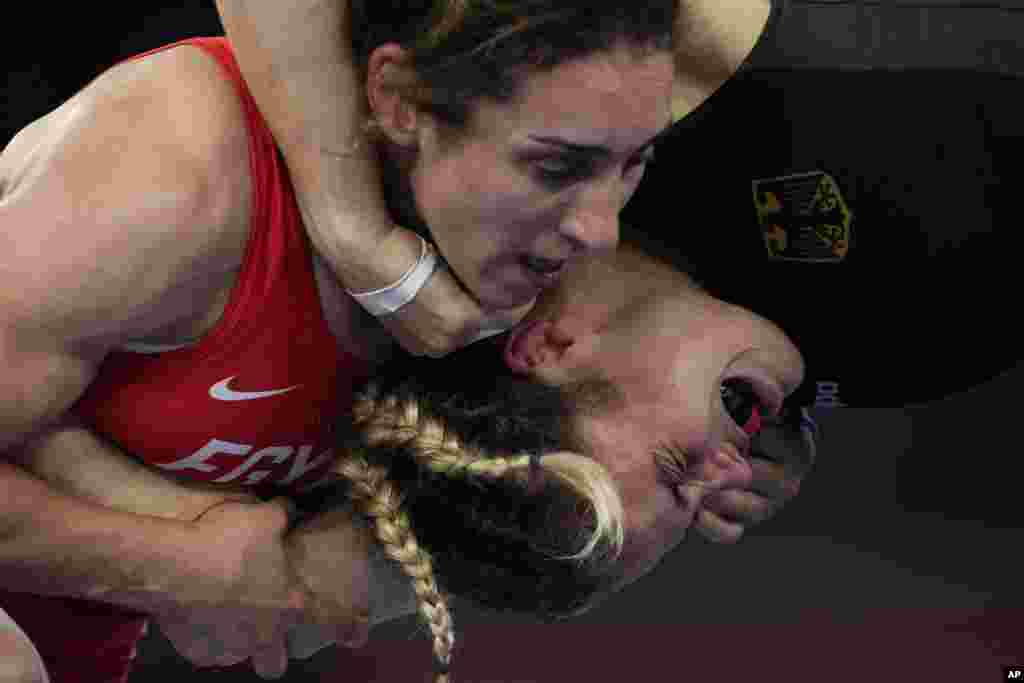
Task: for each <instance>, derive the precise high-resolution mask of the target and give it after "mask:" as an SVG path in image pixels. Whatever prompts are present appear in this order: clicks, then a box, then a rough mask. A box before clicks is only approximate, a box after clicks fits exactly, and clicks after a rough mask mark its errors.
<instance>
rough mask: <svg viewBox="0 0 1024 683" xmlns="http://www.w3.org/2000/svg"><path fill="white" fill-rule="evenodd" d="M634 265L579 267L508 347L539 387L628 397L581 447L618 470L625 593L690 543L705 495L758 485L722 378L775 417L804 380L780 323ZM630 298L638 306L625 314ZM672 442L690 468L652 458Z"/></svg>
mask: <svg viewBox="0 0 1024 683" xmlns="http://www.w3.org/2000/svg"><path fill="white" fill-rule="evenodd" d="M628 260H632V259H628ZM628 260H622V259H620V260H619V261H618V262H615V261H613V260H611V259H602V258H597V259H592V260H590V261H588V262H587V263H584V264H582V265H581V267H580V268H577V269H574V270H573V271H572V272H571V273H570V275H569V282H566V283H564V286H563V287H562V289H561V291H562V292H563V293H565V294H564V295H563V296H558V297H552V299H550V300H548V301H545V302H543V303H542V304H539V305H538V306H537V308H535V309H534V311H533V312H531V314H530V315H529V316H527V319H526V320H525V321H524V322H523V324H522V325H520V327H519V328H518V330H519V333H518V334H513V336H512V337H511V338H510V340H509V341H508V344H507V347H506V352H505V353H506V356H505V357H506V362H507V364H508V365H509V367H510V368H512V369H513V370H515V371H517V372H520V373H524V374H526V375H528V376H529V377H531V378H533V379H535V380H537V381H539V382H543V383H547V384H555V385H562V384H566V383H568V382H572V381H579V380H580V379H583V378H586V377H589V376H594V375H595V374H596V373H601V374H603V375H604V376H605V377H606V378H607V379H609V380H611V381H612V382H614V383H615V384H616V385H618V387H619V388H620V389H621V390H622V392H623V400H622V401H620V402H617V403H615V404H613V405H609V406H606V407H605V408H604V409H603V410H601V411H599V412H598V414H595V415H589V416H583V417H582V418H581V419H579V420H578V421H577V424H576V425H575V427H576V436H577V438H578V441H579V444H578V445H579V446H581V447H583V446H585V447H586V452H587V453H589V454H590V455H592V456H593V457H594V458H595V459H596V460H597V461H598V462H600V463H602V464H603V465H605V466H606V467H607V468H608V469H609V471H610V472H611V473H612V476H613V478H614V479H615V481H616V483H617V484H618V486H619V490H620V492H621V494H622V497H623V505H624V508H625V511H626V517H627V523H626V548H625V551H624V555H623V562H622V565H621V568H620V571H621V577H620V582H619V586H618V587H620V588H621V587H623V586H625V585H628V584H629V583H632V582H633V581H635V580H636V579H638V578H640V577H641V576H643V575H644V574H645V573H647V572H648V571H650V570H651V569H653V567H654V566H656V565H657V563H658V562H659V561H660V560H661V559H662V558H663V557H664V556H665V555H666V554H667V553H668V552H670V551H671V550H672V549H673V548H675V547H676V546H678V545H679V543H681V542H682V540H683V538H684V537H685V535H686V532H687V531H688V530H689V529H690V528H691V527H693V526H694V524H695V523H697V522H699V519H698V513H699V509H700V507H701V505H702V504H703V502H704V500H705V499H706V498H707V497H709V496H711V495H713V494H716V493H718V492H722V491H727V490H743V489H749V488H751V486H752V485H753V477H754V473H753V471H752V469H751V464H750V461H749V460H748V458H747V457H745V456H747V455H748V454H749V451H750V448H751V439H750V438H749V437H748V436H747V435H746V434H745V433H744V432H743V431H742V429H741V428H740V427H739V426H738V425H736V424H735V423H734V422H733V420H732V419H731V418H730V417H729V415H728V413H727V412H726V410H725V408H724V405H723V404H722V401H721V397H720V386H721V382H722V381H723V380H724V379H727V378H742V379H745V380H747V381H749V382H751V384H753V385H756V386H757V387H758V388H759V393H762V394H763V396H764V403H766V404H767V407H768V410H769V411H770V412H772V411H774V410H777V409H778V407H779V406H781V403H782V400H783V398H784V397H785V396H787V395H789V394H790V393H792V392H793V391H794V390H795V389H796V388H797V387H798V386H799V384H800V383H801V382H802V380H803V374H804V365H803V359H802V357H801V356H800V353H799V351H798V350H797V348H796V347H795V346H794V345H793V343H792V341H790V340H789V339H788V338H787V337H786V335H785V334H784V333H783V332H782V331H781V330H780V329H779V328H778V327H777V326H776V325H774V324H772V323H771V322H769V321H767V320H765V319H764V318H761V317H760V316H757V315H755V314H754V313H752V312H750V311H747V310H745V309H742V308H739V307H736V306H732V305H729V304H727V303H725V302H722V301H720V300H717V299H714V298H712V297H710V296H709V295H707V294H706V293H704V292H703V291H701V290H699V289H697V288H696V287H695V286H693V285H692V283H689V282H687V281H686V279H685V276H682V275H680V274H675V277H674V279H675V281H676V285H675V287H672V285H671V283H672V280H673V274H672V273H671V272H670V271H668V270H667V269H666V268H664V267H662V266H659V265H657V264H654V263H653V262H650V261H647V262H644V261H643V260H642V259H636V260H633V262H632V263H629V262H628ZM623 267H625V268H629V272H631V273H635V274H636V276H637V280H638V281H640V282H643V281H644V280H645V277H644V276H646V280H647V282H648V285H647V287H648V289H647V291H646V292H643V291H641V292H636V293H626V294H624V293H621V289H619V288H620V287H621V285H620V283H619V282H618V281H617V280H615V279H613V278H611V277H610V276H611V275H613V274H615V273H616V272H620V273H621V272H622V270H621V269H622V268H623ZM659 278H660V280H661V281H659ZM640 289H641V290H643V289H645V288H644V287H643V286H641V288H640ZM658 290H661V291H660V292H659V291H658ZM642 295H644V296H646V297H647V298H641V296H642ZM582 296H585V297H586V303H585V304H580V303H579V302H580V297H582ZM624 298H628V299H631V301H630V302H629V306H628V308H626V309H623V308H621V305H622V303H623V299H624ZM617 306H620V307H619V308H617ZM666 443H675V444H678V446H679V448H680V450H681V451H682V452H683V453H684V457H685V459H686V470H685V471H684V472H681V473H680V472H675V473H673V472H671V471H668V472H666V471H665V469H664V468H662V467H660V466H659V465H658V463H657V461H656V459H655V457H654V454H655V453H656V452H657V451H658V450H659V448H660V447H661V446H663V445H664V444H666Z"/></svg>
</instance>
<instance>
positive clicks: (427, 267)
mask: <svg viewBox="0 0 1024 683" xmlns="http://www.w3.org/2000/svg"><path fill="white" fill-rule="evenodd" d="M420 243H421V244H422V245H423V249H422V251H421V252H420V260H419V261H417V262H416V265H414V266H413V267H412V268H410V269H409V270H408V271H407V272H406V273H405V275H403V276H402V277H401V279H399V280H398V282H396V283H395V284H393V285H390V286H388V287H384V288H382V289H375V290H373V291H372V292H363V293H361V294H356V293H355V292H352V291H350V290H347V289H346V290H345V292H346V293H347V294H348V295H349V296H351V297H352V298H353V299H355V300H356V301H357V302H358V303H359V305H360V306H362V307H363V308H365V309H366V310H367V311H368V312H369V313H370V314H371V315H373V316H376V317H378V318H380V317H381V316H385V315H391V314H392V313H395V312H397V311H399V310H400V309H401V308H402V307H403V306H405V305H406V304H408V303H409V302H410V301H412V300H413V299H415V298H416V295H417V294H419V293H420V290H421V289H423V287H424V286H425V285H426V284H427V280H429V279H430V276H431V275H433V274H434V271H436V270H437V265H438V258H437V253H436V252H435V251H434V248H433V247H432V246H430V245H429V244H428V243H427V241H426V240H425V239H423V238H422V237H420Z"/></svg>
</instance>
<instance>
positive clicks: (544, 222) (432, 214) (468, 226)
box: [416, 147, 558, 249]
mask: <svg viewBox="0 0 1024 683" xmlns="http://www.w3.org/2000/svg"><path fill="white" fill-rule="evenodd" d="M416 191H417V197H418V198H419V199H420V204H421V206H422V207H423V212H424V216H425V217H426V218H427V220H428V223H429V222H431V219H433V222H435V223H436V222H440V223H442V224H443V225H444V226H445V227H446V228H447V229H454V230H457V231H458V232H459V233H460V235H461V239H473V238H474V236H480V237H481V239H485V240H486V241H487V243H488V244H491V245H494V246H495V247H497V248H498V249H500V247H501V245H509V246H512V245H519V246H521V245H524V244H529V243H530V242H532V241H533V240H534V239H535V238H536V236H537V235H538V234H539V233H541V232H544V231H547V230H552V229H554V228H557V225H558V219H557V215H558V206H557V204H556V202H555V201H554V200H552V198H551V196H550V195H549V194H548V193H545V192H542V191H540V190H538V188H537V187H536V186H535V185H534V183H533V182H532V181H531V180H530V179H529V178H528V177H527V176H526V175H525V174H524V173H522V172H521V171H520V170H518V169H516V168H515V167H514V166H513V165H511V164H510V163H508V162H506V161H504V160H502V159H501V158H500V157H499V156H498V155H497V154H495V153H494V152H492V151H489V150H480V149H477V148H474V147H470V148H467V149H466V150H464V151H462V152H459V153H456V154H452V155H449V156H448V157H446V158H444V159H443V160H441V161H439V162H438V163H437V164H434V165H432V166H430V167H427V168H424V169H423V170H422V172H421V173H420V174H419V183H418V185H417V188H416ZM431 227H432V228H433V227H434V226H433V225H431Z"/></svg>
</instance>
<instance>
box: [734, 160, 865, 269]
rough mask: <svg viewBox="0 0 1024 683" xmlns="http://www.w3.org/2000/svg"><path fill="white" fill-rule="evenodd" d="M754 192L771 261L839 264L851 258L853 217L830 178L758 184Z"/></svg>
mask: <svg viewBox="0 0 1024 683" xmlns="http://www.w3.org/2000/svg"><path fill="white" fill-rule="evenodd" d="M752 188H753V193H754V206H755V208H756V209H757V221H758V224H759V225H760V227H761V234H762V236H763V237H764V243H765V247H766V248H767V249H768V257H769V258H770V259H773V260H781V261H802V262H805V263H840V262H841V261H843V259H845V258H846V255H847V254H848V253H849V252H850V238H851V226H852V224H853V212H852V211H850V208H849V206H847V204H846V200H845V199H844V198H843V194H842V191H841V190H840V189H839V185H838V183H836V181H835V179H834V178H833V177H832V176H830V175H829V174H828V173H825V172H823V171H813V172H811V173H799V174H796V175H788V176H781V177H778V178H765V179H760V180H755V181H753V183H752Z"/></svg>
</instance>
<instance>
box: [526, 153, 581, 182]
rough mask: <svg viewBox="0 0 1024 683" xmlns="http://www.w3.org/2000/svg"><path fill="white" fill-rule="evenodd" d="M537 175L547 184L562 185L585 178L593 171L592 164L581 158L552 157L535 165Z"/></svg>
mask: <svg viewBox="0 0 1024 683" xmlns="http://www.w3.org/2000/svg"><path fill="white" fill-rule="evenodd" d="M536 169H537V175H538V177H539V178H540V179H541V180H542V181H543V182H545V183H547V184H549V185H563V184H566V183H571V182H573V181H576V180H581V179H583V178H586V177H587V176H588V175H590V174H592V173H593V170H594V169H593V165H592V164H591V163H589V162H587V161H584V160H581V159H570V158H564V157H559V158H552V159H545V160H543V161H540V162H538V163H537V165H536Z"/></svg>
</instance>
